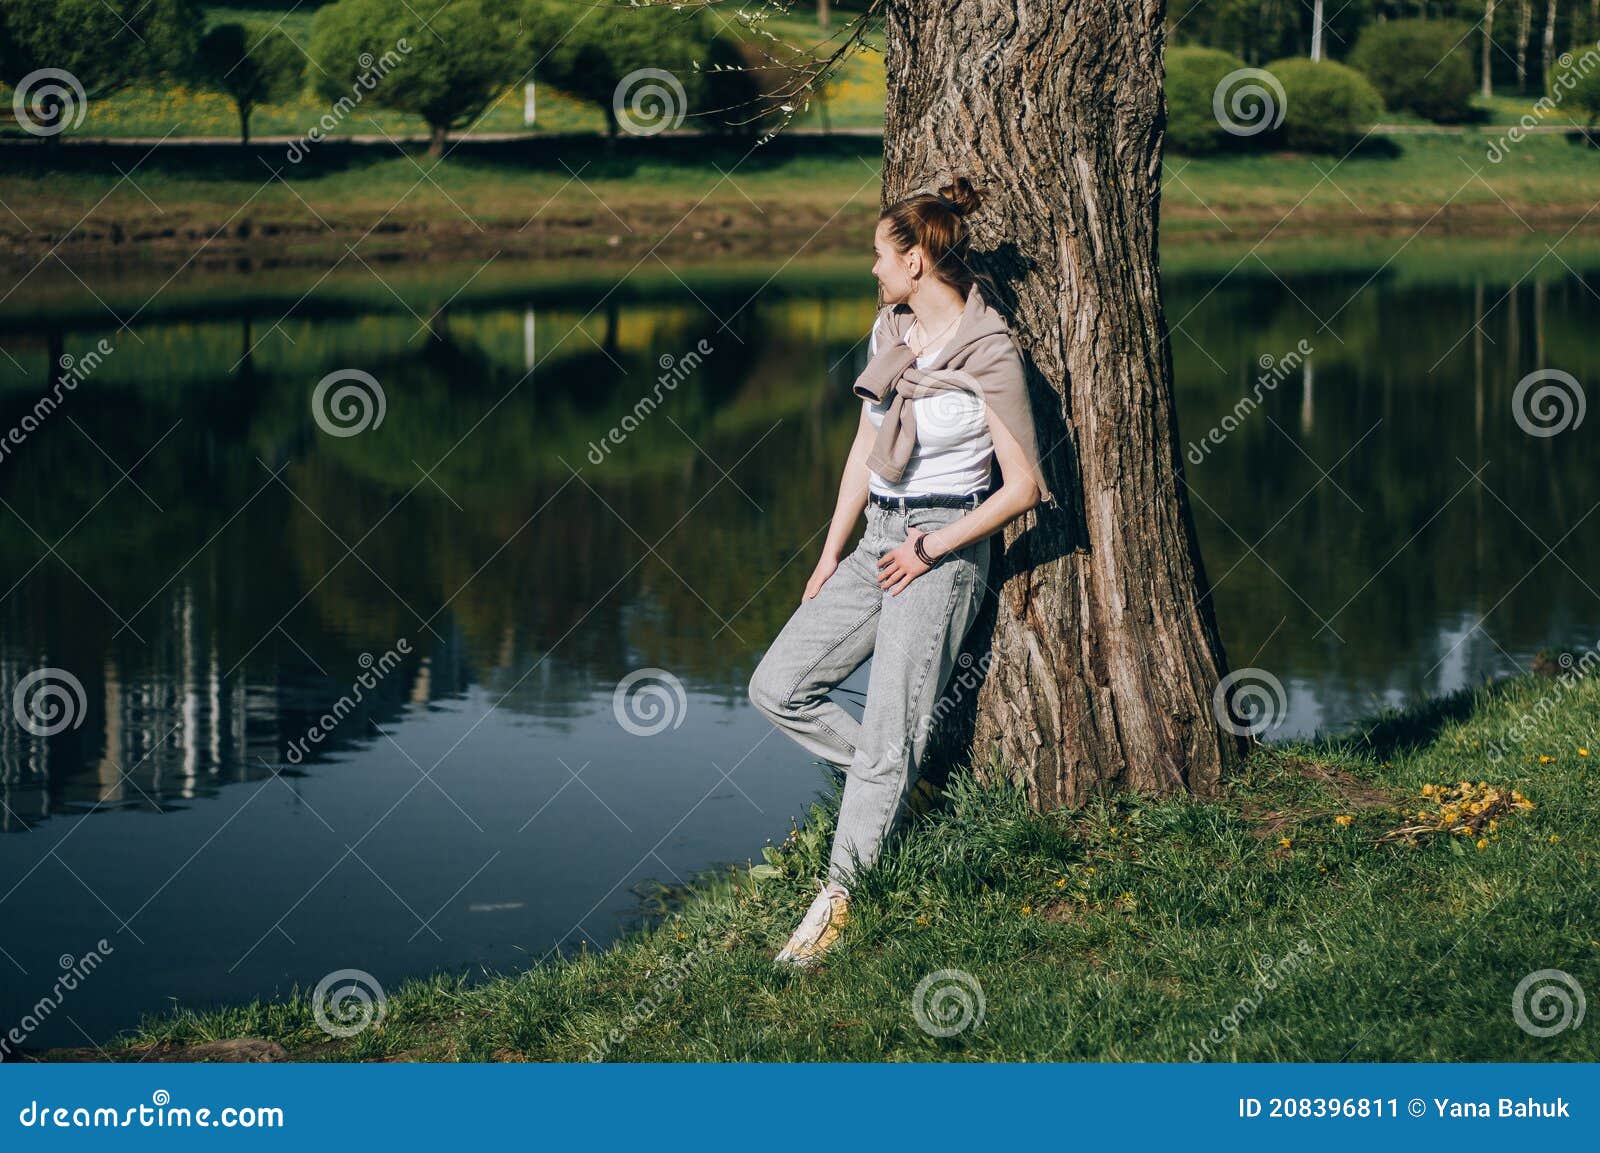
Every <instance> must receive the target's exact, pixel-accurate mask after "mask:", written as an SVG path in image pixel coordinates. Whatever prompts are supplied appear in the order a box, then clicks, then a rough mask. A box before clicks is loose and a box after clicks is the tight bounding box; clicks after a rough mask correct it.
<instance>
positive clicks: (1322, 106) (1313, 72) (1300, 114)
mask: <svg viewBox="0 0 1600 1153" xmlns="http://www.w3.org/2000/svg"><path fill="white" fill-rule="evenodd" d="M1267 71H1268V72H1269V73H1271V74H1272V76H1273V77H1274V78H1276V80H1277V81H1278V83H1279V84H1280V85H1282V86H1283V91H1284V97H1285V102H1286V105H1287V110H1286V112H1285V114H1284V118H1283V124H1282V126H1281V127H1280V128H1279V129H1278V131H1277V133H1276V135H1275V139H1274V143H1277V144H1281V145H1282V146H1283V147H1285V148H1295V149H1300V150H1303V151H1306V152H1343V151H1345V150H1346V149H1349V148H1353V147H1354V146H1355V145H1356V144H1357V143H1358V142H1359V141H1360V140H1361V138H1362V137H1363V136H1364V135H1366V133H1367V131H1368V129H1370V128H1371V127H1372V126H1373V125H1374V124H1376V123H1377V122H1378V117H1379V116H1381V115H1382V114H1383V99H1382V98H1381V97H1380V96H1379V95H1378V91H1377V89H1375V88H1373V86H1372V85H1371V84H1370V83H1368V81H1367V78H1366V77H1365V76H1363V75H1361V73H1359V72H1357V71H1356V70H1355V69H1354V68H1346V67H1345V66H1344V65H1343V64H1335V63H1334V62H1333V61H1331V60H1319V61H1316V62H1315V63H1313V62H1312V61H1310V60H1305V59H1302V58H1299V57H1295V58H1294V59H1290V60H1279V61H1276V62H1274V63H1272V64H1269V65H1267Z"/></svg>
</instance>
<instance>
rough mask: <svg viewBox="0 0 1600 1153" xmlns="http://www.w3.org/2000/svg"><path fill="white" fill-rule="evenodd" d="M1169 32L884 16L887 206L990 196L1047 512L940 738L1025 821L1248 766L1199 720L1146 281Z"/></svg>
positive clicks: (1175, 480)
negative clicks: (959, 181)
mask: <svg viewBox="0 0 1600 1153" xmlns="http://www.w3.org/2000/svg"><path fill="white" fill-rule="evenodd" d="M1164 16H1165V3H1164V0H1068V2H1066V3H1063V4H1056V5H1042V4H1028V3H1024V2H1023V0H973V2H969V3H965V4H959V5H944V4H940V5H926V6H924V5H921V4H914V3H912V0H890V2H889V3H888V5H887V9H886V34H887V49H886V53H885V62H886V67H887V73H888V104H887V108H886V115H885V127H884V180H883V196H884V200H885V203H888V202H891V201H893V200H895V199H898V198H899V197H901V196H904V195H906V194H907V193H909V192H912V191H914V190H915V189H917V188H919V187H922V186H924V185H933V186H934V187H937V186H938V185H939V184H940V183H942V182H943V181H944V180H946V179H948V178H949V177H951V176H954V175H957V174H964V175H967V176H969V177H970V178H971V179H972V180H973V183H974V184H975V185H977V186H978V188H979V191H980V192H981V193H982V194H983V195H984V196H985V203H984V206H983V208H981V209H980V210H979V211H978V212H977V213H976V214H975V215H974V216H973V217H971V218H970V220H969V223H970V225H971V227H972V229H973V249H974V257H975V267H976V270H977V271H978V272H980V273H981V274H984V275H985V276H986V277H987V278H988V279H989V281H990V282H991V285H992V289H993V291H992V293H991V299H992V300H993V302H994V304H995V305H996V306H997V307H998V308H999V310H1000V311H1001V312H1002V313H1004V314H1005V315H1006V316H1007V318H1008V319H1009V320H1010V322H1011V327H1012V332H1013V334H1014V335H1015V337H1016V340H1017V344H1018V347H1019V348H1020V349H1021V351H1022V354H1023V359H1024V362H1025V363H1027V364H1028V365H1029V366H1030V371H1029V375H1030V386H1031V389H1032V393H1033V402H1034V414H1035V419H1036V422H1037V425H1038V437H1039V448H1040V452H1041V454H1044V455H1045V456H1046V460H1045V470H1046V475H1047V476H1048V477H1049V479H1050V482H1051V488H1052V489H1053V490H1054V491H1055V495H1056V497H1057V498H1058V500H1059V501H1060V502H1061V507H1060V508H1059V509H1046V508H1045V507H1043V506H1041V508H1040V509H1038V510H1037V511H1036V512H1035V513H1034V514H1030V515H1029V516H1028V517H1024V518H1022V520H1021V521H1019V522H1018V523H1016V524H1013V525H1012V526H1011V527H1010V528H1008V529H1007V530H1006V532H1005V534H1004V537H1005V541H1004V555H1003V556H1002V555H1000V550H999V549H998V548H997V549H996V556H995V568H994V571H993V572H992V573H991V577H990V583H991V585H992V586H994V587H996V588H999V589H1000V595H999V597H998V599H997V602H996V598H991V601H990V605H989V606H988V609H987V611H986V613H985V615H984V617H983V618H982V619H980V621H979V624H978V625H977V626H975V627H974V629H973V632H972V634H970V635H969V638H968V646H969V650H970V651H969V654H968V655H969V656H970V655H972V654H979V655H978V656H976V657H974V659H975V660H976V661H977V662H978V665H977V667H978V669H979V672H980V674H981V677H978V678H975V679H981V687H978V689H977V691H976V692H975V693H971V692H969V693H968V694H967V695H968V696H969V697H975V699H976V705H975V714H974V715H969V716H959V715H958V719H957V720H956V721H955V722H954V723H953V724H949V725H946V724H942V725H941V730H940V734H939V736H940V739H941V746H942V748H943V751H945V752H947V753H948V752H949V751H950V742H951V739H952V738H954V740H955V741H957V742H959V743H960V744H961V746H962V747H963V749H965V748H967V746H966V742H967V741H971V742H972V743H971V745H970V751H971V753H972V757H971V760H972V763H973V767H974V771H975V772H977V773H978V774H979V775H980V776H981V777H986V776H988V775H990V771H991V769H990V766H989V764H988V754H989V753H990V752H991V751H995V752H998V753H999V754H1000V756H1001V758H1002V762H1003V765H1004V767H1005V769H1006V770H1009V772H1010V773H1011V774H1013V775H1014V776H1015V777H1016V778H1017V779H1019V780H1020V782H1021V783H1023V784H1024V785H1025V786H1026V787H1027V789H1028V793H1029V796H1030V798H1031V799H1032V801H1033V803H1034V804H1036V805H1037V806H1039V807H1040V808H1053V807H1056V806H1059V805H1077V804H1079V803H1081V802H1082V801H1084V800H1085V799H1087V798H1088V797H1090V796H1092V795H1094V794H1097V793H1102V792H1108V791H1112V790H1115V789H1133V790H1136V791H1140V792H1147V793H1153V794H1159V793H1169V792H1174V791H1181V790H1185V789H1187V790H1189V791H1192V792H1194V793H1197V794H1201V795H1213V794H1214V793H1215V792H1216V790H1217V787H1218V785H1219V784H1220V782H1221V780H1222V779H1223V778H1224V776H1225V775H1227V774H1228V772H1229V771H1230V770H1231V769H1232V768H1233V767H1234V765H1235V764H1236V763H1237V761H1238V759H1239V755H1240V753H1241V751H1242V750H1241V742H1240V741H1239V740H1238V738H1236V737H1234V736H1232V735H1230V734H1229V733H1227V732H1225V731H1224V730H1223V729H1222V728H1220V727H1219V724H1218V722H1217V719H1216V718H1215V717H1214V716H1213V708H1212V697H1213V693H1214V692H1215V690H1216V689H1217V686H1218V684H1219V682H1220V681H1221V679H1222V676H1223V673H1224V670H1225V662H1224V659H1223V655H1222V646H1221V643H1220V640H1219V638H1218V635H1217V629H1216V624H1215V620H1214V616H1213V613H1212V606H1211V602H1210V600H1209V598H1208V592H1207V589H1208V586H1207V583H1206V579H1205V573H1204V570H1203V568H1202V567H1201V563H1200V557H1199V551H1198V548H1197V545H1196V541H1195V535H1194V528H1193V521H1192V518H1191V515H1190V511H1189V503H1188V497H1187V493H1186V491H1185V489H1184V487H1183V478H1182V461H1181V459H1180V457H1179V453H1178V450H1177V447H1176V446H1177V444H1178V441H1177V437H1176V429H1175V414H1174V408H1173V393H1172V361H1171V348H1170V345H1169V343H1168V340H1167V329H1166V318H1165V315H1164V313H1163V311H1162V301H1161V282H1160V278H1159V276H1158V274H1157V254H1156V228H1157V209H1158V197H1159V193H1160V186H1161V184H1160V182H1161V150H1162V142H1163V131H1164V122H1165V121H1164V100H1163V94H1162V79H1163V68H1162V41H1163V20H1164ZM996 543H997V544H999V540H998V538H997V539H996ZM1002 582H1003V587H1002ZM963 668H964V669H967V670H968V672H969V673H970V666H963ZM952 683H953V685H954V686H955V687H953V688H952V689H950V690H947V693H946V699H947V700H949V699H951V698H952V697H954V696H959V695H960V693H961V688H960V683H961V682H960V681H953V682H952ZM960 708H961V705H959V704H958V706H957V712H958V714H959V712H960ZM946 720H948V718H946Z"/></svg>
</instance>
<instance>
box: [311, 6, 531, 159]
mask: <svg viewBox="0 0 1600 1153" xmlns="http://www.w3.org/2000/svg"><path fill="white" fill-rule="evenodd" d="M514 17H515V11H514V9H513V7H512V5H511V3H510V0H443V2H442V3H426V4H423V5H420V6H419V5H417V4H414V3H412V2H411V0H339V2H338V3H337V4H333V5H330V6H329V7H327V8H323V9H320V10H319V11H318V12H317V14H316V16H315V17H313V18H312V21H311V45H310V50H309V51H310V55H311V58H312V59H313V60H315V61H316V62H317V67H316V69H315V70H314V72H313V75H312V84H313V86H314V87H315V88H316V90H317V93H318V94H319V95H321V96H322V97H324V98H325V99H327V100H329V101H332V102H334V108H335V112H334V113H333V115H334V116H335V118H337V117H338V116H340V115H344V114H346V113H347V112H348V111H349V110H350V109H352V108H354V107H355V106H356V105H358V104H360V103H364V102H368V101H370V102H371V103H372V104H375V105H377V106H379V107H381V108H391V109H393V110H395V111H397V112H409V113H412V114H413V115H416V116H420V117H422V118H423V119H424V120H426V121H427V122H428V127H429V129H430V130H431V132H432V143H431V144H430V146H429V152H430V153H431V154H432V155H434V156H438V155H440V154H442V153H443V151H444V144H445V139H446V137H447V136H448V134H449V133H450V132H451V131H452V130H455V129H460V128H465V127H466V126H468V125H469V124H471V123H472V122H473V121H474V120H476V119H477V118H478V117H479V116H481V115H482V114H483V111H484V109H486V108H488V106H489V104H490V102H491V101H492V100H494V99H495V97H497V96H499V95H500V94H501V93H503V92H504V91H505V90H506V88H507V86H508V85H509V84H510V83H511V81H512V80H513V79H514V78H515V77H516V75H517V71H516V69H515V68H514V66H513V65H514V60H515V57H514V51H513V44H514V40H515V36H516V32H515V25H514Z"/></svg>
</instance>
